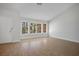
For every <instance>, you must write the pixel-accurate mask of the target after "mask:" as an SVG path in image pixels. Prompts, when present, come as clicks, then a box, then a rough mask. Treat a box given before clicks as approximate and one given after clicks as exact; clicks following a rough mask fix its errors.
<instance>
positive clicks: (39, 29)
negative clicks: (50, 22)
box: [37, 24, 41, 33]
mask: <svg viewBox="0 0 79 59" xmlns="http://www.w3.org/2000/svg"><path fill="white" fill-rule="evenodd" d="M37 33H41V24H37Z"/></svg>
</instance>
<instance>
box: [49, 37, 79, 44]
mask: <svg viewBox="0 0 79 59" xmlns="http://www.w3.org/2000/svg"><path fill="white" fill-rule="evenodd" d="M49 37H51V36H49ZM51 38H59V39H61V40H66V41H71V42H75V43H79V41H77V40H75V39H74V40H70V39H69V38H65V37H64V38H63V37H59V36H52V37H51Z"/></svg>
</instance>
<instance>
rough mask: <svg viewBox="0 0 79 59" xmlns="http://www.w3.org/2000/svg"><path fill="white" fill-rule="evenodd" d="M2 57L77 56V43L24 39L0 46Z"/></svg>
mask: <svg viewBox="0 0 79 59" xmlns="http://www.w3.org/2000/svg"><path fill="white" fill-rule="evenodd" d="M0 55H2V56H64V55H65V56H79V43H74V42H70V41H65V40H61V39H56V38H37V39H27V40H26V39H24V40H22V42H19V43H7V44H0Z"/></svg>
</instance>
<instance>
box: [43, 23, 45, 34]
mask: <svg viewBox="0 0 79 59" xmlns="http://www.w3.org/2000/svg"><path fill="white" fill-rule="evenodd" d="M43 32H44V33H46V24H43Z"/></svg>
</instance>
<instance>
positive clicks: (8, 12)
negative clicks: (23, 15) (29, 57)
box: [0, 4, 20, 43]
mask: <svg viewBox="0 0 79 59" xmlns="http://www.w3.org/2000/svg"><path fill="white" fill-rule="evenodd" d="M19 21H20V20H19V15H18V13H17V12H16V11H15V10H12V9H8V8H7V7H6V5H4V4H3V5H0V43H7V42H15V41H19V35H20V34H19V33H20V31H19V27H20V25H18V24H19ZM11 28H13V29H12V30H11Z"/></svg>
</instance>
